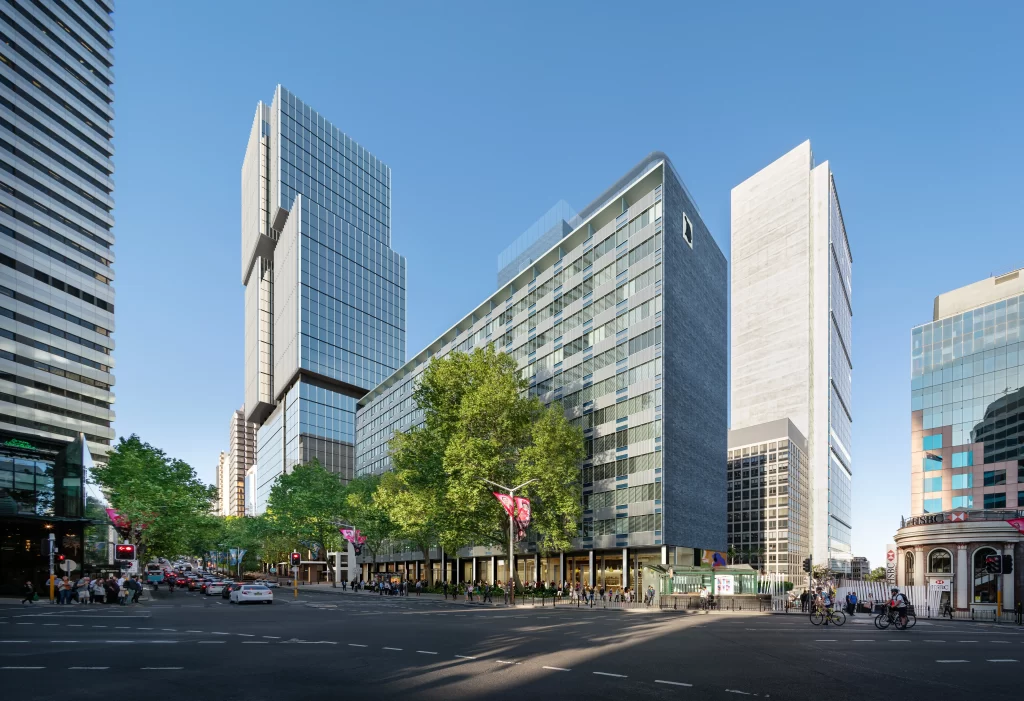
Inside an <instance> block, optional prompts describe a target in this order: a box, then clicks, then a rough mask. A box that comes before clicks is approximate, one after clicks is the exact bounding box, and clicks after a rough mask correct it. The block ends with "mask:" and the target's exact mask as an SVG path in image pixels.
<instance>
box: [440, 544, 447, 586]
mask: <svg viewBox="0 0 1024 701" xmlns="http://www.w3.org/2000/svg"><path fill="white" fill-rule="evenodd" d="M447 568H448V559H447V557H445V554H444V550H443V549H442V550H441V582H442V583H443V582H447V581H448V569H447Z"/></svg>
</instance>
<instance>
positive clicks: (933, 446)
mask: <svg viewBox="0 0 1024 701" xmlns="http://www.w3.org/2000/svg"><path fill="white" fill-rule="evenodd" d="M923 447H924V449H925V450H940V449H941V448H942V434H941V433H936V434H935V435H934V436H925V437H924V446H923Z"/></svg>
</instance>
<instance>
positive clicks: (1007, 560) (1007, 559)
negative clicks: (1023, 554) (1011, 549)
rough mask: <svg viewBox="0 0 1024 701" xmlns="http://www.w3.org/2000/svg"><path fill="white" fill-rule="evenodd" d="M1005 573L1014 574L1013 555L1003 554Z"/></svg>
mask: <svg viewBox="0 0 1024 701" xmlns="http://www.w3.org/2000/svg"><path fill="white" fill-rule="evenodd" d="M1003 574H1013V555H1003Z"/></svg>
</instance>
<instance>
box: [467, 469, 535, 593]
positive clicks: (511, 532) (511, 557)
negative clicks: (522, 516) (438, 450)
mask: <svg viewBox="0 0 1024 701" xmlns="http://www.w3.org/2000/svg"><path fill="white" fill-rule="evenodd" d="M477 479H479V480H480V481H481V482H486V483H487V484H489V485H492V486H494V487H497V488H498V489H504V490H506V491H507V492H508V495H509V496H510V497H512V496H514V495H515V493H516V492H517V491H518V490H520V489H522V488H523V487H525V486H526V485H528V484H530V483H532V482H537V481H539V480H538V478H536V477H534V478H533V479H531V480H527V481H525V482H523V483H522V484H520V485H518V486H516V487H511V488H510V487H506V486H505V485H503V484H498V483H497V482H492V481H490V480H489V479H484V478H483V477H478V478H477ZM512 503H513V504H515V502H514V501H513V502H512ZM515 542H516V541H515V509H514V508H513V510H512V511H509V514H508V571H509V577H510V578H511V580H512V587H511V596H510V599H509V600H510V601H511V602H512V604H513V605H515V603H516V570H515V566H516V565H515V560H516V556H515V551H514V548H515Z"/></svg>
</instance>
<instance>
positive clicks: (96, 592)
mask: <svg viewBox="0 0 1024 701" xmlns="http://www.w3.org/2000/svg"><path fill="white" fill-rule="evenodd" d="M106 594H107V592H106V590H105V589H104V588H103V577H98V578H96V579H94V580H92V583H91V584H90V585H89V595H90V598H91V599H92V601H93V603H96V604H102V603H103V599H104V597H105V596H106Z"/></svg>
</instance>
